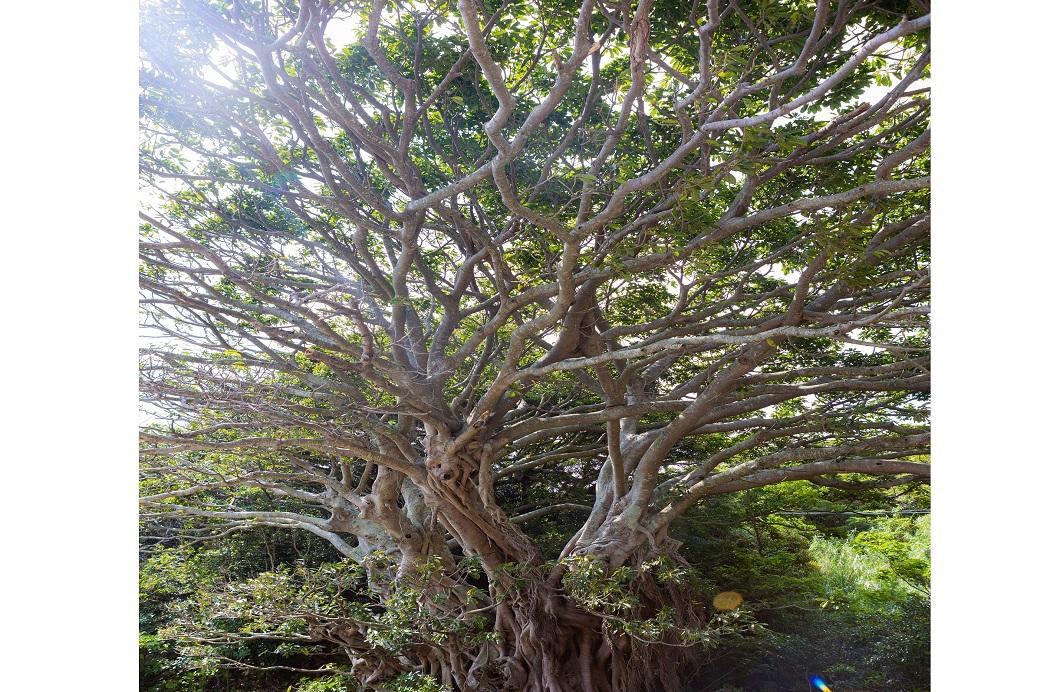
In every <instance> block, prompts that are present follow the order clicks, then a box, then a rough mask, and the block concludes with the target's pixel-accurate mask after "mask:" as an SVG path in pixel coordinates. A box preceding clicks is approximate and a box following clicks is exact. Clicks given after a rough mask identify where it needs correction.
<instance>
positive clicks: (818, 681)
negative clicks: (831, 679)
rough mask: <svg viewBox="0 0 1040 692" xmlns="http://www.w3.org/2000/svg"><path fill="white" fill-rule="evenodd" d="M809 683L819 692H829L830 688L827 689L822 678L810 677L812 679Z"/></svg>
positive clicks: (817, 676)
mask: <svg viewBox="0 0 1040 692" xmlns="http://www.w3.org/2000/svg"><path fill="white" fill-rule="evenodd" d="M809 682H811V683H812V685H813V687H815V688H816V689H818V690H819V691H820V692H831V688H829V687H827V683H825V682H824V681H823V678H821V677H820V676H819V675H814V676H812V679H811V680H810V681H809Z"/></svg>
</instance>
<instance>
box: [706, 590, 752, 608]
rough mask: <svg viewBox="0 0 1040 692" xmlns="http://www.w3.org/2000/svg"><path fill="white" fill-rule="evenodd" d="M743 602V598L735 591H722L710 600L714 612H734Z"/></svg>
mask: <svg viewBox="0 0 1040 692" xmlns="http://www.w3.org/2000/svg"><path fill="white" fill-rule="evenodd" d="M743 602H744V597H743V596H741V595H740V594H739V593H737V592H736V591H723V592H722V593H720V594H717V595H716V596H715V598H713V599H712V600H711V604H712V605H713V606H715V610H736V609H737V608H739V607H740V604H741V603H743Z"/></svg>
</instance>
